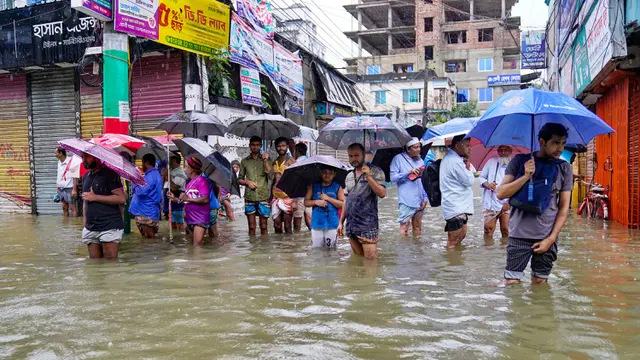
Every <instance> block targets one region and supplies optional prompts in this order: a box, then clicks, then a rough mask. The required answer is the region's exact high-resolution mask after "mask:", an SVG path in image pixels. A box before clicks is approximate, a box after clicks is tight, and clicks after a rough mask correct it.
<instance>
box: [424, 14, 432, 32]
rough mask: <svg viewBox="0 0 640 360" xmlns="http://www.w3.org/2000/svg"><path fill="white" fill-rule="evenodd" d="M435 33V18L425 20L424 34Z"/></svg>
mask: <svg viewBox="0 0 640 360" xmlns="http://www.w3.org/2000/svg"><path fill="white" fill-rule="evenodd" d="M432 31H433V18H432V17H428V18H424V32H432Z"/></svg>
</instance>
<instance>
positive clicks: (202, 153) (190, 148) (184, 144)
mask: <svg viewBox="0 0 640 360" xmlns="http://www.w3.org/2000/svg"><path fill="white" fill-rule="evenodd" d="M173 142H174V143H175V144H176V146H177V147H178V150H179V151H180V152H181V153H182V156H183V157H184V158H185V159H186V158H187V157H191V156H195V157H197V158H198V159H200V161H202V172H203V173H204V174H206V175H207V176H208V177H209V179H211V180H213V181H214V182H215V183H216V184H218V185H219V186H222V187H223V188H225V189H228V190H229V192H231V193H232V194H236V195H239V194H240V187H239V185H237V180H236V181H235V182H234V181H233V178H234V177H235V174H234V173H233V170H232V169H231V163H230V162H229V160H227V158H225V157H224V155H222V154H220V153H219V152H217V151H215V150H214V149H213V148H212V147H211V146H210V145H209V144H208V143H207V142H206V141H203V140H200V139H194V138H184V139H176V140H173Z"/></svg>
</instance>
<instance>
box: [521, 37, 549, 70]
mask: <svg viewBox="0 0 640 360" xmlns="http://www.w3.org/2000/svg"><path fill="white" fill-rule="evenodd" d="M520 47H521V49H522V57H521V66H520V67H521V68H522V69H545V68H546V67H547V61H546V49H545V34H544V30H538V31H523V32H521V33H520Z"/></svg>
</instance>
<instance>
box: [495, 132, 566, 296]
mask: <svg viewBox="0 0 640 360" xmlns="http://www.w3.org/2000/svg"><path fill="white" fill-rule="evenodd" d="M567 135H568V130H567V129H566V128H565V127H564V126H563V125H561V124H557V123H547V124H545V125H544V126H543V127H542V128H541V129H540V132H539V133H538V142H539V144H540V150H538V151H537V152H535V153H534V154H533V156H532V155H528V154H527V155H522V154H521V155H516V156H515V157H514V158H513V160H511V162H510V163H509V166H507V170H506V172H505V177H504V180H503V181H502V184H500V186H499V187H498V188H497V191H496V192H497V197H498V199H507V198H510V203H511V206H512V209H511V219H510V224H509V245H508V246H507V266H506V268H505V272H504V279H505V280H504V281H505V284H517V283H520V281H521V280H522V278H524V269H525V268H526V267H527V264H528V263H529V260H531V279H532V282H533V283H535V284H543V283H546V282H547V278H548V277H549V274H550V273H551V269H552V267H553V262H554V261H555V260H556V259H557V256H558V255H557V254H558V246H557V245H556V241H557V240H558V235H559V234H560V230H562V227H563V226H564V224H565V222H566V221H567V216H568V214H569V203H570V200H571V189H572V187H573V173H572V169H571V165H570V164H569V163H568V162H566V161H564V160H561V159H560V155H561V154H562V151H563V150H564V146H565V144H566V141H567Z"/></svg>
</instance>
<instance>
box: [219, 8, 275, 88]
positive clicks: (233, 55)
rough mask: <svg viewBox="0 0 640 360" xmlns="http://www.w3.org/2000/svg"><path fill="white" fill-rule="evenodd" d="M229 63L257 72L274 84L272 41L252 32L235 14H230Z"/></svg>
mask: <svg viewBox="0 0 640 360" xmlns="http://www.w3.org/2000/svg"><path fill="white" fill-rule="evenodd" d="M229 61H231V62H233V63H236V64H239V65H242V66H244V67H248V68H251V69H255V70H258V71H259V72H260V73H262V74H264V75H266V76H268V77H269V78H270V79H271V80H273V81H274V82H275V74H274V61H273V41H272V40H269V39H267V38H266V37H264V36H262V35H260V34H259V33H257V32H256V31H254V30H253V29H252V28H251V26H249V24H247V23H246V22H245V21H244V20H242V19H241V18H240V17H239V16H238V15H237V14H236V13H232V14H231V37H230V41H229Z"/></svg>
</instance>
